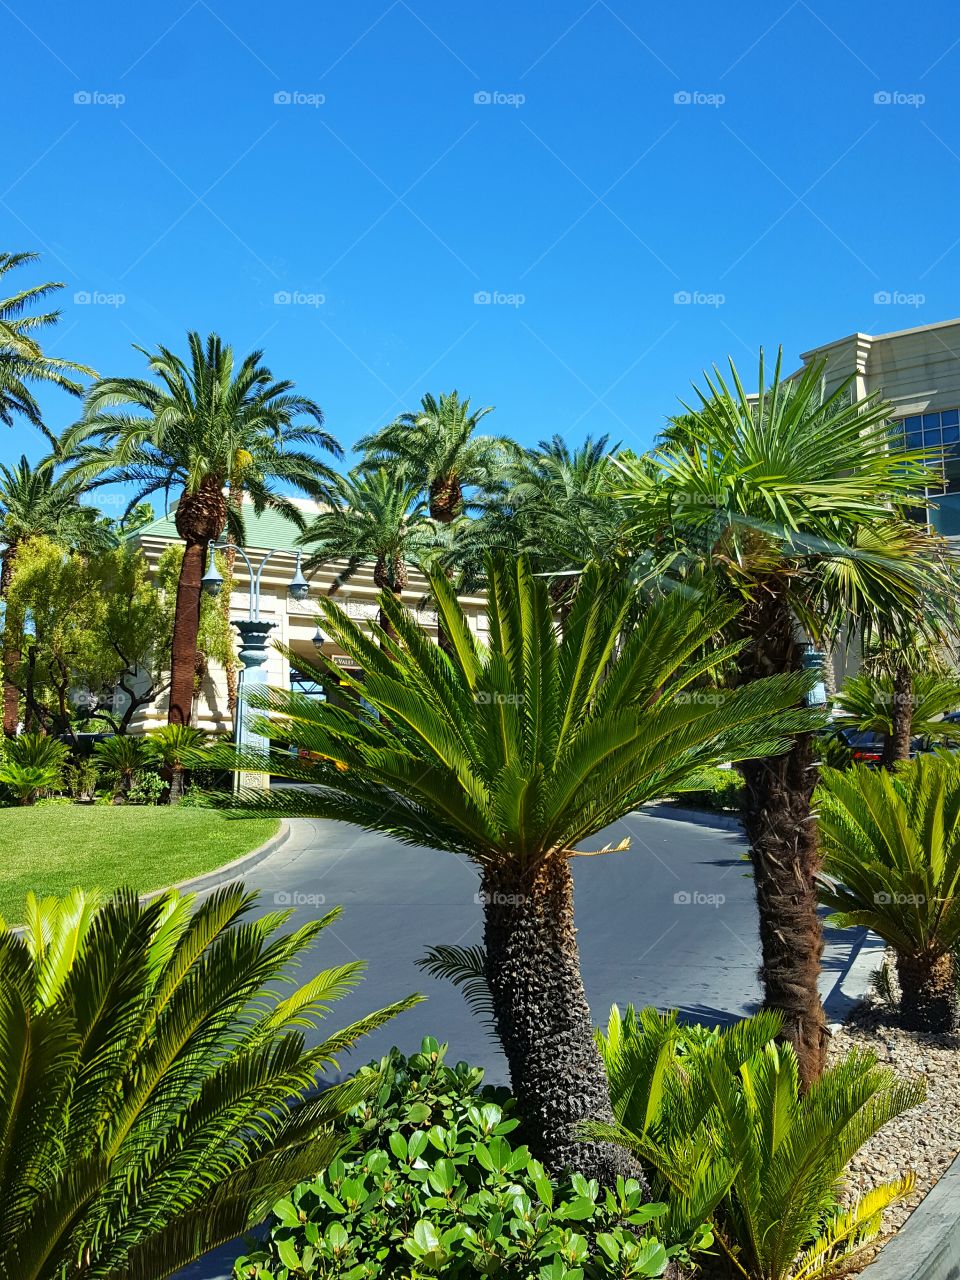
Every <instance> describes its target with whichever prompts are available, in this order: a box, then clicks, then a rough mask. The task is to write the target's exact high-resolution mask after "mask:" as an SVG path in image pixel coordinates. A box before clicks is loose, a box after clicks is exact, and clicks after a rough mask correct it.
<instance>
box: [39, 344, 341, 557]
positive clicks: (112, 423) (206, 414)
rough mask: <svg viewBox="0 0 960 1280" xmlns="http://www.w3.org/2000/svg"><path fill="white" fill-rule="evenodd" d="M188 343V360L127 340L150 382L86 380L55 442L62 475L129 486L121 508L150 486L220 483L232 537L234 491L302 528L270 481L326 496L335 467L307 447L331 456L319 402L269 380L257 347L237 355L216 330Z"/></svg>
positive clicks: (237, 513) (237, 511)
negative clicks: (131, 490)
mask: <svg viewBox="0 0 960 1280" xmlns="http://www.w3.org/2000/svg"><path fill="white" fill-rule="evenodd" d="M188 346H189V352H190V355H189V360H188V361H185V360H183V359H181V357H180V356H178V355H175V354H174V352H172V351H170V350H169V349H168V348H167V347H158V349H157V351H156V352H154V353H150V352H149V351H147V350H145V349H144V348H143V347H137V348H136V350H137V351H139V352H140V353H141V354H142V355H144V356H146V358H147V361H148V364H149V370H150V373H151V374H152V375H153V378H154V380H153V381H150V380H148V379H146V378H101V379H100V380H99V381H98V382H97V383H96V384H95V385H94V386H93V387H92V388H91V389H90V391H89V393H88V395H87V398H86V402H85V404H84V413H83V418H82V419H81V420H80V422H78V423H76V424H75V425H74V426H73V427H71V428H69V430H68V431H67V432H65V434H64V436H63V437H62V439H61V442H60V446H59V448H60V453H61V456H63V457H65V458H67V459H69V460H70V461H69V465H68V471H67V474H68V475H69V476H71V477H76V478H77V479H79V480H83V481H86V482H93V483H94V484H105V483H107V482H108V481H115V482H118V483H125V484H132V485H134V486H135V487H136V495H135V497H134V498H133V499H132V500H131V503H130V507H133V506H135V505H136V504H137V503H138V502H141V501H143V499H144V498H146V497H149V496H150V495H151V494H154V493H158V492H162V493H164V494H166V495H167V496H169V494H170V492H171V491H172V490H178V489H179V490H181V491H182V492H183V494H185V495H196V494H198V493H199V492H200V491H201V489H203V488H204V487H205V486H207V487H211V488H213V489H214V490H215V491H217V492H219V491H221V490H226V491H227V492H228V499H229V500H228V502H227V523H228V527H229V529H230V531H231V533H232V534H233V536H234V537H235V538H236V539H237V540H238V541H241V542H242V541H243V540H244V521H243V509H242V503H241V501H240V499H241V496H242V494H244V493H247V494H249V495H250V497H251V499H252V501H253V505H254V509H255V510H256V511H257V512H258V513H259V512H261V511H263V510H264V509H265V508H266V507H273V508H276V509H277V510H280V511H282V512H283V514H284V515H286V516H287V517H288V518H289V519H290V520H292V521H293V522H294V523H295V524H296V525H298V527H301V528H302V527H303V524H304V520H303V516H302V514H301V512H300V510H299V508H298V507H297V506H296V505H295V504H294V503H293V502H291V501H290V499H289V498H288V497H286V496H285V495H284V494H283V493H281V492H280V491H279V490H278V489H277V488H275V487H274V483H273V482H274V481H279V482H281V483H282V484H283V485H286V486H290V487H292V488H294V489H296V490H298V491H299V492H301V493H305V494H307V495H308V496H310V497H312V498H314V499H317V500H327V499H328V498H329V497H330V494H331V491H332V488H333V486H334V483H335V473H334V472H333V471H332V470H331V469H330V468H329V467H328V466H326V465H325V464H324V463H322V462H321V461H320V460H319V459H318V458H317V457H316V455H315V453H314V452H312V451H313V450H316V449H321V450H325V451H327V452H329V453H332V454H333V455H335V456H337V457H339V456H340V455H341V453H342V450H341V448H340V446H339V445H338V444H337V442H336V441H335V440H334V438H333V437H332V436H331V435H329V434H328V433H327V432H326V431H325V430H323V411H322V410H321V409H320V406H319V405H317V404H316V403H315V402H314V401H312V400H309V399H307V398H306V397H305V396H301V395H298V394H297V393H296V392H295V390H294V386H293V383H292V382H289V381H275V380H274V377H273V374H272V373H271V372H270V370H269V369H268V368H267V367H266V366H265V365H264V364H263V352H262V351H252V352H251V353H250V354H249V355H247V356H246V357H245V358H244V359H243V360H242V361H241V362H240V363H239V364H238V363H237V362H236V360H235V358H234V353H233V349H232V347H230V346H228V345H226V344H225V343H223V341H222V340H221V339H220V337H219V336H218V335H216V334H210V335H209V336H208V337H207V339H206V341H204V340H203V339H202V338H201V336H200V334H199V333H196V332H193V333H190V334H189V335H188ZM303 418H305V419H307V421H306V423H304V422H300V421H298V420H299V419H303Z"/></svg>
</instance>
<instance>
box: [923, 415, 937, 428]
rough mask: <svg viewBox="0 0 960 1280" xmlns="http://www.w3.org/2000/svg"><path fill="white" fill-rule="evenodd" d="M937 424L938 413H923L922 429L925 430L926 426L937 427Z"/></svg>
mask: <svg viewBox="0 0 960 1280" xmlns="http://www.w3.org/2000/svg"><path fill="white" fill-rule="evenodd" d="M939 425H940V415H939V413H925V414H924V415H923V428H924V430H926V429H927V427H939Z"/></svg>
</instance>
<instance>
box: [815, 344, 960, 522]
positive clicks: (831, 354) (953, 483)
mask: <svg viewBox="0 0 960 1280" xmlns="http://www.w3.org/2000/svg"><path fill="white" fill-rule="evenodd" d="M822 358H826V361H827V367H826V372H825V377H826V384H827V390H828V391H831V390H833V389H834V388H835V387H836V386H837V385H839V383H841V382H842V381H843V380H844V379H845V378H848V377H851V376H852V377H853V379H854V382H853V392H854V395H855V396H856V397H857V398H858V399H860V398H863V397H864V396H868V395H873V394H879V395H880V396H882V398H883V399H884V400H887V401H889V402H890V404H891V405H892V406H893V408H892V414H891V416H892V418H893V419H894V421H896V422H898V423H900V424H901V426H902V429H903V438H904V443H905V445H906V447H907V448H908V449H916V448H920V447H921V446H924V447H926V448H929V449H933V450H935V451H936V452H937V453H938V454H939V459H940V461H939V466H940V470H941V472H942V474H943V477H944V484H943V486H942V487H937V488H934V489H930V490H928V493H927V498H928V502H927V509H926V511H925V512H918V513H917V515H918V517H919V518H924V519H926V520H928V521H929V523H930V525H931V526H932V528H934V529H936V530H937V531H938V532H940V533H942V534H943V535H944V536H945V537H958V536H960V320H943V321H941V322H940V323H939V324H925V325H920V326H919V327H918V328H916V329H899V330H897V331H896V332H894V333H882V334H878V335H872V334H869V333H851V334H850V335H849V336H848V337H846V338H838V339H837V340H836V341H835V342H828V343H825V344H824V345H823V346H819V347H813V348H811V350H809V351H804V352H803V353H802V355H801V359H802V360H803V363H804V365H809V364H810V363H811V362H812V361H814V360H817V359H822Z"/></svg>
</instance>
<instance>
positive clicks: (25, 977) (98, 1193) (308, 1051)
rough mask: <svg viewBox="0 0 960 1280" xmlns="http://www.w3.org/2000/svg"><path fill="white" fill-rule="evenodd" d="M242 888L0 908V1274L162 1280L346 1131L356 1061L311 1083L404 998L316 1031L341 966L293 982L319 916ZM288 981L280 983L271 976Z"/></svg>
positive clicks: (341, 985)
mask: <svg viewBox="0 0 960 1280" xmlns="http://www.w3.org/2000/svg"><path fill="white" fill-rule="evenodd" d="M255 899H256V894H251V893H246V892H245V891H244V888H243V886H242V885H236V884H234V885H229V886H226V887H224V888H222V889H219V890H217V891H216V892H215V893H214V894H212V895H211V896H210V897H209V898H208V899H207V900H206V901H205V902H203V903H202V904H201V905H200V906H198V907H197V909H196V911H193V910H192V907H193V905H194V902H193V899H192V898H189V897H185V898H181V897H179V895H178V894H177V893H175V892H172V891H171V892H170V893H167V894H165V895H163V896H162V897H160V898H154V899H153V900H152V901H151V902H149V903H140V902H138V901H137V894H136V891H135V890H133V889H123V890H120V891H118V892H117V893H116V894H115V896H114V897H113V898H111V899H110V901H109V902H106V903H103V904H98V903H96V902H91V901H90V899H89V898H86V897H85V896H84V895H83V894H82V893H80V892H79V891H77V892H75V893H74V894H72V895H71V896H70V897H69V898H67V899H64V900H63V901H62V902H61V903H57V902H56V901H55V900H51V899H46V900H44V901H43V902H40V903H38V902H37V901H36V900H35V899H33V895H30V898H28V901H27V922H26V929H25V931H24V933H23V935H22V936H19V935H18V933H15V932H14V931H12V930H11V929H8V928H7V927H6V926H4V925H2V922H0V1079H2V1080H3V1081H4V1082H14V1081H15V1082H16V1084H15V1087H12V1088H11V1087H5V1088H4V1090H3V1093H2V1108H0V1117H2V1121H3V1132H4V1142H3V1144H2V1146H0V1201H2V1203H3V1214H2V1217H0V1274H2V1275H4V1276H11V1277H12V1276H16V1277H17V1278H18V1280H62V1277H65V1276H73V1277H81V1276H82V1277H93V1276H101V1277H107V1276H117V1277H119V1276H139V1277H141V1278H142V1280H160V1278H161V1277H163V1276H169V1275H171V1274H172V1273H173V1272H175V1271H177V1270H179V1269H180V1268H181V1267H183V1266H186V1265H188V1264H189V1263H191V1262H193V1261H194V1260H195V1259H196V1258H197V1257H199V1255H200V1254H202V1253H204V1252H205V1251H206V1250H208V1249H211V1248H214V1247H215V1246H217V1245H219V1244H222V1243H225V1242H226V1241H228V1240H231V1239H233V1238H234V1237H235V1236H236V1235H239V1234H240V1233H242V1232H243V1231H245V1230H246V1229H247V1228H248V1227H249V1226H252V1225H253V1224H255V1223H257V1222H260V1221H262V1219H263V1218H264V1217H265V1216H266V1213H267V1212H268V1211H269V1209H270V1207H271V1205H272V1204H273V1203H274V1202H275V1200H276V1199H277V1198H278V1197H279V1196H282V1195H285V1194H288V1193H289V1191H290V1190H291V1189H292V1187H293V1186H294V1185H295V1184H296V1183H297V1182H298V1181H299V1180H301V1179H302V1178H306V1177H313V1176H315V1175H316V1173H317V1171H318V1170H321V1169H324V1168H325V1167H326V1166H327V1164H328V1163H329V1162H330V1160H331V1159H333V1158H334V1157H335V1156H336V1155H337V1153H338V1152H339V1150H340V1149H341V1148H342V1146H343V1136H342V1132H341V1131H340V1130H338V1128H337V1126H338V1125H339V1124H341V1122H342V1120H343V1119H344V1117H345V1114H346V1112H347V1111H348V1110H349V1109H350V1108H351V1107H353V1106H355V1105H356V1104H357V1103H358V1102H360V1101H362V1100H363V1097H364V1096H365V1094H366V1093H367V1091H368V1088H369V1085H368V1083H367V1081H369V1083H371V1084H375V1083H376V1081H377V1077H376V1076H375V1075H368V1076H366V1077H363V1076H362V1077H359V1078H355V1079H353V1080H350V1081H348V1082H347V1083H346V1084H341V1085H335V1086H333V1088H330V1089H327V1090H325V1091H323V1092H317V1084H318V1083H320V1082H322V1078H323V1074H324V1073H325V1072H327V1071H328V1070H329V1069H330V1068H331V1067H335V1066H336V1056H337V1055H338V1054H339V1053H341V1052H343V1051H344V1050H346V1049H347V1048H348V1047H349V1046H350V1045H351V1044H353V1043H354V1042H355V1041H356V1040H358V1039H360V1038H361V1037H362V1036H364V1035H366V1034H367V1033H368V1032H369V1031H371V1030H373V1029H374V1028H376V1027H379V1026H381V1025H383V1023H385V1022H387V1021H388V1020H389V1019H390V1018H392V1017H393V1016H394V1015H395V1014H396V1013H398V1012H400V1011H401V1010H402V1009H405V1008H408V1007H410V1005H411V1004H415V1003H416V1002H417V998H416V997H414V998H413V999H408V1000H404V1001H399V1002H398V1003H397V1004H394V1005H391V1006H390V1007H388V1008H386V1009H381V1010H380V1011H379V1012H376V1013H371V1014H368V1015H367V1016H366V1017H361V1018H359V1019H358V1020H357V1021H355V1022H353V1023H352V1024H350V1025H348V1026H346V1027H344V1028H343V1029H341V1030H338V1031H334V1032H333V1033H332V1034H329V1035H321V1036H320V1037H318V1039H319V1043H316V1042H314V1043H312V1044H311V1046H310V1047H309V1048H308V1047H307V1046H306V1043H305V1038H304V1029H305V1028H310V1029H316V1028H317V1027H318V1024H320V1023H321V1022H322V1020H323V1017H324V1015H325V1014H326V1013H327V1012H328V1006H329V1003H330V1001H331V1000H335V999H337V998H339V997H341V996H343V995H344V994H345V993H346V992H347V991H349V990H350V989H351V988H352V987H353V986H355V985H356V982H357V980H358V978H359V976H360V973H361V971H362V968H363V965H362V963H360V962H353V963H349V964H346V965H339V966H337V967H336V968H333V969H327V970H324V971H323V972H321V973H319V974H317V975H316V976H315V977H313V978H310V979H308V980H307V981H305V982H302V981H300V980H299V979H297V980H296V981H294V980H293V978H294V973H295V970H296V968H297V966H298V962H299V961H300V960H301V958H302V957H303V955H304V953H305V952H307V951H308V949H309V948H310V947H311V946H312V944H313V943H314V942H315V941H316V939H317V938H318V936H319V935H320V934H321V933H322V931H323V930H324V928H326V927H327V926H328V925H329V924H331V923H332V922H333V921H334V920H336V919H337V917H338V916H339V914H340V913H339V910H334V911H331V912H329V913H328V914H327V915H326V916H324V917H323V918H322V919H320V920H312V921H310V922H308V923H307V924H305V925H302V926H301V927H300V928H297V929H294V930H292V931H291V932H288V933H280V932H279V931H280V929H281V927H282V925H283V924H284V923H285V922H286V920H287V919H288V918H289V915H290V912H276V911H271V912H269V913H267V914H265V915H261V916H260V917H259V918H251V911H252V908H253V907H254V904H255ZM284 983H285V984H289V986H288V987H287V989H286V990H283V991H282V993H281V991H279V990H278V985H279V984H284Z"/></svg>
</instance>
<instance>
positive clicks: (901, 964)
mask: <svg viewBox="0 0 960 1280" xmlns="http://www.w3.org/2000/svg"><path fill="white" fill-rule="evenodd" d="M897 978H898V979H899V982H900V1017H901V1020H902V1022H903V1025H904V1026H905V1027H907V1028H908V1029H909V1030H910V1031H932V1032H937V1031H953V1030H954V1028H955V1027H956V1025H957V973H956V964H955V962H954V958H953V954H952V953H951V952H949V951H948V952H947V953H946V955H938V956H926V955H921V956H907V955H898V956H897Z"/></svg>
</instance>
